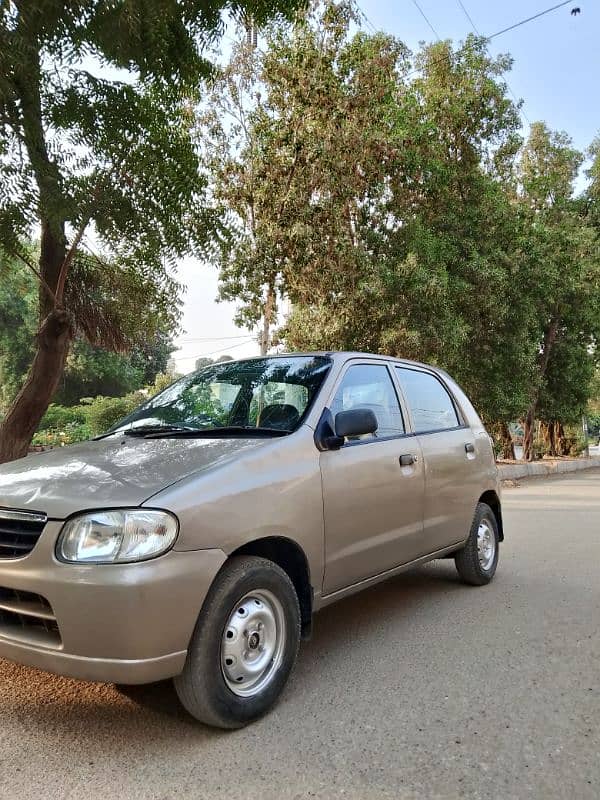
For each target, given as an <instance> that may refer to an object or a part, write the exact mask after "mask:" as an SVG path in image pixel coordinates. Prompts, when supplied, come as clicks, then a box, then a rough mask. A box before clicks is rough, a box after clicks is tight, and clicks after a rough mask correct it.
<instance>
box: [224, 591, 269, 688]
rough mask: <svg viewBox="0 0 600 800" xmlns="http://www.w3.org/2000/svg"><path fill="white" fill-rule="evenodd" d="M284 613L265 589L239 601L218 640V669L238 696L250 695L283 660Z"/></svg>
mask: <svg viewBox="0 0 600 800" xmlns="http://www.w3.org/2000/svg"><path fill="white" fill-rule="evenodd" d="M284 648H285V614H284V612H283V606H282V605H281V603H280V601H279V600H278V599H277V597H275V595H274V594H273V593H272V592H270V591H268V589H256V590H254V591H252V592H248V594H246V595H244V596H243V597H242V598H241V600H239V601H238V602H237V603H236V604H235V606H234V607H233V610H232V612H231V614H230V615H229V619H228V620H227V623H226V625H225V628H224V630H223V638H222V640H221V672H222V673H223V678H224V679H225V683H226V684H227V686H228V688H229V689H230V690H231V691H232V692H233V693H234V694H235V695H237V696H238V697H254V696H255V695H257V694H259V693H260V692H262V691H263V689H265V687H266V686H268V684H269V683H270V682H271V681H272V679H273V677H274V675H275V673H276V672H277V669H278V668H279V666H280V664H281V661H282V659H283V651H284Z"/></svg>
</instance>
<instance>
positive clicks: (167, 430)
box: [113, 425, 198, 436]
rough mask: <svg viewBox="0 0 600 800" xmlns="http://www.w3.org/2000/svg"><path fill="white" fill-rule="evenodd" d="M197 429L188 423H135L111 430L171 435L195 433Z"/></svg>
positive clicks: (138, 434) (143, 434) (140, 434)
mask: <svg viewBox="0 0 600 800" xmlns="http://www.w3.org/2000/svg"><path fill="white" fill-rule="evenodd" d="M197 430H198V429H197V428H192V427H191V426H190V425H137V426H136V427H132V428H125V430H124V431H113V433H119V434H120V435H121V436H151V435H152V434H156V433H164V434H167V435H172V434H174V433H195V432H196V431H197Z"/></svg>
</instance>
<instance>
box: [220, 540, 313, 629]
mask: <svg viewBox="0 0 600 800" xmlns="http://www.w3.org/2000/svg"><path fill="white" fill-rule="evenodd" d="M229 555H230V557H231V556H239V555H252V556H260V557H262V558H268V559H269V560H270V561H273V562H274V563H275V564H277V565H278V566H279V567H281V569H282V570H284V572H286V573H287V574H288V576H289V578H290V580H291V581H292V583H293V584H294V589H295V590H296V594H297V596H298V603H299V605H300V618H301V623H302V638H303V639H308V638H310V634H311V631H312V611H313V589H312V585H311V582H310V568H309V566H308V559H307V558H306V554H305V552H304V550H303V549H302V548H301V547H300V545H299V544H298V543H297V542H294V541H293V540H292V539H288V538H287V537H286V536H266V537H264V538H261V539H253V540H252V541H250V542H246V543H245V544H243V545H242V546H241V547H238V548H237V550H234V551H233V552H232V553H230V554H229Z"/></svg>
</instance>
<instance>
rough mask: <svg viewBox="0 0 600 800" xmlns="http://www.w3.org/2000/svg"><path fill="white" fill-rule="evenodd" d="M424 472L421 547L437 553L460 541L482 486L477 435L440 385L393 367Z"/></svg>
mask: <svg viewBox="0 0 600 800" xmlns="http://www.w3.org/2000/svg"><path fill="white" fill-rule="evenodd" d="M395 372H396V376H397V378H398V381H399V383H400V387H401V390H402V394H403V395H404V398H405V400H406V404H407V406H408V409H409V413H410V416H411V419H412V426H413V430H414V431H415V433H416V434H417V438H418V441H419V445H420V450H421V453H422V456H423V463H424V468H425V509H424V519H423V522H424V531H423V534H424V535H423V544H424V547H425V548H426V552H435V551H436V550H441V549H442V548H444V547H448V546H449V545H452V544H454V543H456V542H460V541H462V540H464V539H465V538H466V536H467V534H468V532H469V528H470V526H471V522H472V520H473V514H474V513H475V505H476V503H477V499H478V497H479V490H480V484H481V465H480V464H479V463H478V459H477V447H476V442H475V436H474V434H473V431H472V430H471V428H470V427H469V426H468V425H466V424H465V423H464V421H463V416H462V413H461V411H460V408H459V407H458V405H457V403H456V401H455V399H454V398H453V396H452V395H451V393H450V391H449V389H448V388H447V387H446V385H445V384H444V383H443V382H442V380H441V379H440V378H439V377H438V376H437V375H435V374H434V373H432V372H428V371H427V370H423V369H419V368H417V367H414V368H413V367H412V366H411V367H395Z"/></svg>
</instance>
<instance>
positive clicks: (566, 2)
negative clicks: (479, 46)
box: [486, 0, 572, 41]
mask: <svg viewBox="0 0 600 800" xmlns="http://www.w3.org/2000/svg"><path fill="white" fill-rule="evenodd" d="M571 2H572V0H564V2H562V3H558V5H555V6H551V8H546V9H544V11H540V12H538V13H537V14H534V15H533V16H532V17H527V19H522V20H521V21H520V22H515V24H514V25H509V26H508V28H502V30H501V31H496V33H492V35H491V36H486V39H488V41H489V40H490V39H495V38H496V36H502V34H503V33H508V31H513V30H514V29H515V28H520V27H521V25H525V24H526V23H527V22H531V21H532V20H534V19H539V17H543V16H544V15H545V14H549V13H550V12H551V11H556V9H557V8H562V7H563V6H567V5H569V4H570V3H571Z"/></svg>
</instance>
